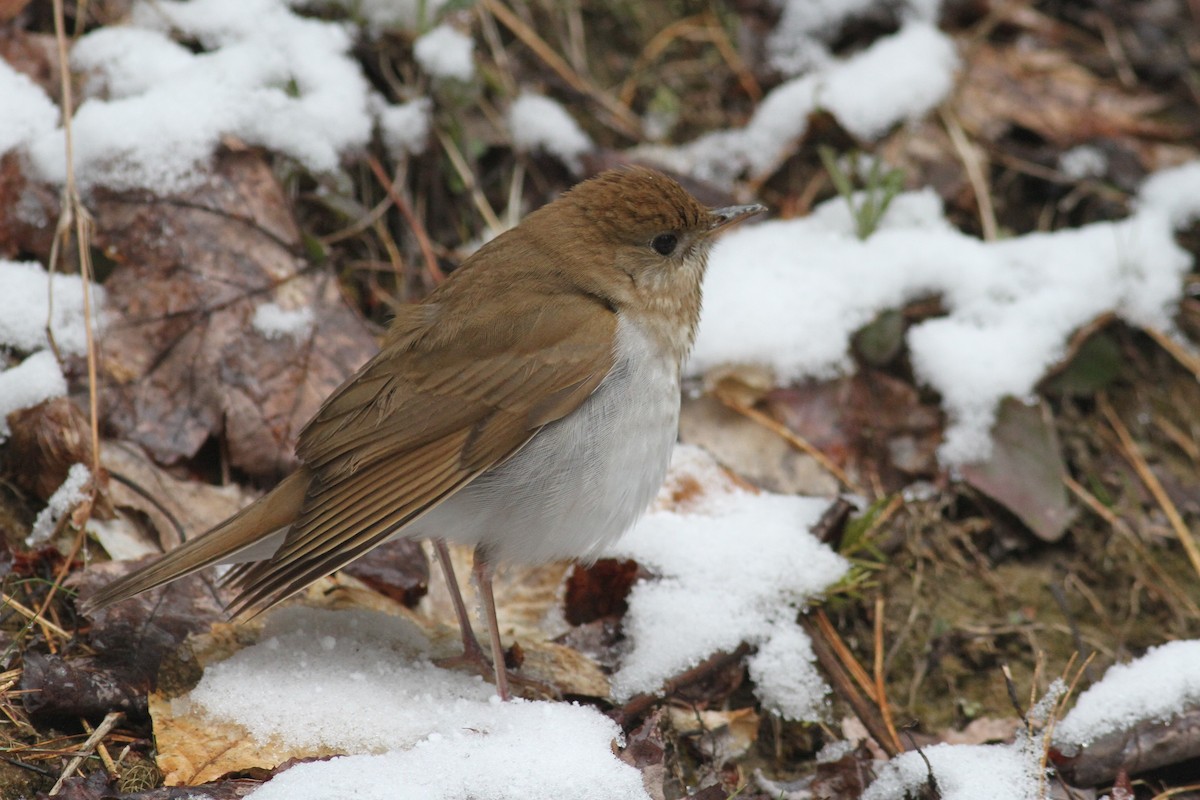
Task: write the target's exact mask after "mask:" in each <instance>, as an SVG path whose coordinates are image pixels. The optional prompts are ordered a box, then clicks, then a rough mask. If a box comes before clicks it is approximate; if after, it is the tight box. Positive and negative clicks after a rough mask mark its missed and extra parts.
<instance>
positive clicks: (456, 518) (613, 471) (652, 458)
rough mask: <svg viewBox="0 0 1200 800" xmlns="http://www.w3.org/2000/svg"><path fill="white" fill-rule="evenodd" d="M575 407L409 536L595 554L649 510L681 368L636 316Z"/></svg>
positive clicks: (528, 551) (557, 554)
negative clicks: (608, 366) (608, 368)
mask: <svg viewBox="0 0 1200 800" xmlns="http://www.w3.org/2000/svg"><path fill="white" fill-rule="evenodd" d="M616 349H617V353H616V356H617V357H616V363H615V365H614V367H613V370H612V372H610V373H609V374H608V376H607V377H606V378H605V379H604V381H603V382H602V383H601V384H600V386H599V388H597V389H596V391H595V392H594V393H593V394H592V396H591V397H589V398H588V399H587V400H586V401H584V403H583V405H581V406H580V407H579V408H578V409H577V410H576V411H575V412H573V413H572V414H570V415H568V416H567V417H565V418H563V419H561V420H558V421H556V422H553V423H551V424H549V425H547V426H546V427H545V428H543V429H542V430H541V431H540V432H539V433H538V434H537V435H536V436H535V437H534V438H533V439H532V440H530V442H529V443H528V444H527V445H526V446H525V447H524V448H523V449H522V450H521V451H520V452H518V453H517V454H516V455H514V456H513V457H512V458H511V459H509V460H508V461H507V462H505V463H504V464H502V465H501V466H499V467H497V468H496V469H494V470H492V471H490V472H488V473H486V474H484V475H481V476H480V477H479V478H477V479H476V480H475V481H474V482H473V483H471V484H470V485H469V486H467V487H466V488H465V489H463V490H462V491H461V492H459V493H458V494H456V495H455V496H453V497H452V498H450V499H449V500H448V501H446V502H445V503H443V504H442V505H441V506H439V507H438V508H436V509H434V510H433V511H431V512H430V513H429V514H428V515H426V516H425V517H424V518H423V519H422V520H421V521H420V522H418V523H417V524H416V525H414V526H413V528H412V529H410V530H406V531H405V534H407V535H417V536H424V537H428V536H440V537H442V538H444V539H447V540H449V541H452V542H459V543H462V544H479V543H484V544H485V545H486V548H487V550H488V554H489V557H490V558H492V559H496V560H499V561H507V562H516V563H539V562H543V561H552V560H555V559H560V558H583V559H585V560H586V559H588V558H590V557H594V556H595V555H596V554H597V553H598V552H599V551H600V550H601V549H603V548H604V547H606V546H607V545H609V544H611V543H612V542H613V541H615V540H616V539H617V538H618V537H619V536H620V535H621V534H622V533H624V532H625V531H626V530H627V529H628V528H629V527H630V526H631V525H632V524H633V523H634V521H635V520H636V519H637V518H638V516H639V515H640V514H641V513H642V512H643V511H645V509H646V507H647V506H648V505H649V504H650V501H651V500H653V499H654V495H655V493H656V492H657V491H658V488H659V487H660V486H661V485H662V482H663V478H664V477H665V476H666V471H667V464H668V462H669V461H670V457H671V450H672V448H673V447H674V445H675V439H676V436H677V433H678V428H679V366H678V364H677V363H675V362H674V361H673V359H671V358H670V356H667V355H665V354H663V353H662V352H661V350H660V349H659V348H657V347H656V346H655V344H654V343H653V342H652V340H651V339H650V338H649V337H648V336H647V335H646V334H645V332H643V331H642V330H641V329H639V328H638V327H637V325H636V324H634V323H629V322H626V321H625V319H624V318H622V320H621V321H620V322H619V323H618V326H617V344H616Z"/></svg>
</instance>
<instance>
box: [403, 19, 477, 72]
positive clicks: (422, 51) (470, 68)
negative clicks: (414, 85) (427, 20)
mask: <svg viewBox="0 0 1200 800" xmlns="http://www.w3.org/2000/svg"><path fill="white" fill-rule="evenodd" d="M413 57H414V58H416V60H417V63H418V64H420V65H421V69H423V70H425V72H427V73H428V74H430V75H432V76H433V77H435V78H446V79H451V80H457V81H462V82H464V83H466V82H467V81H469V80H471V78H473V77H475V42H474V41H473V40H472V39H471V37H470V36H467V35H466V34H465V33H462V32H460V31H457V30H455V29H454V28H452V27H450V26H449V25H439V26H437V27H436V28H434V29H433V30H431V31H430V32H429V33H427V34H425V35H424V36H422V37H421V38H419V39H417V41H416V43H414V44H413Z"/></svg>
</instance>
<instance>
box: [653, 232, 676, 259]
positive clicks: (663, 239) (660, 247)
mask: <svg viewBox="0 0 1200 800" xmlns="http://www.w3.org/2000/svg"><path fill="white" fill-rule="evenodd" d="M677 244H679V237H678V236H676V235H675V234H673V233H660V234H659V235H658V236H655V237H654V241H652V242H650V246H651V247H653V248H654V252H656V253H658V254H659V255H660V256H669V255H671V253H674V252H675V245H677Z"/></svg>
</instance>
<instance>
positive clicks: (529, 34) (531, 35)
mask: <svg viewBox="0 0 1200 800" xmlns="http://www.w3.org/2000/svg"><path fill="white" fill-rule="evenodd" d="M479 5H480V6H482V7H483V8H485V9H487V11H488V12H490V13H491V14H492V15H493V16H494V17H495V18H496V19H498V20H499V21H500V24H502V25H503V26H504V27H506V28H508V29H509V30H510V31H512V34H513V35H514V36H516V37H517V38H518V39H520V40H521V41H522V42H523V43H524V44H525V46H526V47H528V48H529V49H530V50H532V51H533V52H534V54H535V55H536V56H537V57H538V58H540V59H541V60H542V61H543V62H544V63H545V64H546V66H548V67H549V68H550V69H552V70H553V71H554V72H555V73H557V74H558V76H559V77H560V78H562V79H563V80H564V81H566V82H567V84H568V85H569V86H570V87H571V88H572V89H574V90H575V91H577V92H579V93H580V94H585V95H587V96H588V97H591V98H592V99H593V100H595V101H596V102H597V103H599V104H600V105H601V106H602V107H603V108H604V110H605V111H607V112H608V113H609V114H610V115H611V119H610V120H609V123H610V124H611V126H612V127H613V128H615V129H616V130H617V131H618V132H620V133H622V134H624V135H625V136H628V137H629V138H631V139H635V140H640V139H641V138H642V131H641V125H640V124H639V122H638V120H637V117H635V116H634V115H633V113H632V112H631V111H630V110H629V109H628V108H626V107H624V106H622V105H621V104H620V103H618V102H617V101H615V100H613V99H612V98H611V97H609V96H608V95H607V94H606V93H605V92H603V91H601V90H600V89H599V88H597V87H596V86H594V85H593V84H592V83H591V82H590V81H588V80H587V79H585V78H584V77H582V76H581V75H580V74H579V73H578V72H576V71H575V70H573V69H571V65H570V64H568V63H567V62H566V60H565V59H563V57H562V56H560V55H559V54H558V53H556V52H554V49H553V48H552V47H550V45H548V44H546V42H545V41H544V40H543V39H542V38H541V37H540V36H538V35H537V33H536V32H535V31H534V30H533V29H532V28H530V27H529V26H528V25H526V24H525V23H524V22H523V21H522V20H521V18H520V17H518V16H517V15H516V14H514V13H513V12H512V10H511V9H509V8H508V6H506V5H504V4H503V3H501V2H500V0H482V2H481V3H480V4H479Z"/></svg>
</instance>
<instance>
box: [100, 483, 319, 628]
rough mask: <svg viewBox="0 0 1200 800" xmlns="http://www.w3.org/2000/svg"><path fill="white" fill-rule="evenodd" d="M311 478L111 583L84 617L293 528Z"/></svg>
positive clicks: (272, 493)
mask: <svg viewBox="0 0 1200 800" xmlns="http://www.w3.org/2000/svg"><path fill="white" fill-rule="evenodd" d="M310 477H311V476H310V475H309V473H308V470H306V469H304V468H301V469H299V470H297V471H296V472H294V473H292V474H291V475H289V476H288V477H287V478H285V479H284V480H283V482H281V483H280V484H279V485H278V486H276V487H275V488H274V489H272V490H271V491H270V492H269V493H268V494H266V495H264V496H263V497H260V498H259V499H258V500H256V501H254V502H253V503H251V504H250V505H248V506H246V507H245V508H243V509H242V510H241V511H239V512H238V513H237V514H234V515H233V516H232V517H230V518H229V519H227V520H225V521H224V522H222V523H221V524H220V525H217V526H216V527H215V528H212V529H211V530H209V531H207V532H205V533H204V534H202V535H200V536H197V537H196V538H195V539H190V540H188V541H187V542H184V543H183V544H182V545H180V546H179V547H177V548H175V549H174V550H172V551H171V552H169V553H167V554H166V555H164V556H163V557H162V558H160V559H159V560H158V561H155V562H154V563H153V564H147V565H146V566H144V567H142V568H141V569H139V570H135V571H134V572H131V573H129V574H128V575H126V576H125V577H123V578H120V579H118V580H115V581H113V582H112V583H110V584H108V585H107V586H105V587H104V588H103V589H101V590H100V591H99V592H96V594H94V595H92V596H91V597H89V598H88V599H87V600H85V601H84V602H83V603H80V611H82V612H83V613H85V614H87V613H90V612H92V611H96V610H98V609H101V608H104V607H105V606H108V605H111V604H113V603H116V602H117V601H119V600H124V599H125V598H127V597H133V596H134V595H135V594H138V593H140V592H144V591H146V590H147V589H153V588H154V587H155V586H161V585H162V584H164V583H169V582H170V581H173V580H175V579H176V578H182V577H183V576H184V575H190V574H192V573H193V572H196V571H198V570H201V569H204V568H205V567H211V566H212V565H213V564H219V563H221V562H223V561H229V560H230V557H231V556H233V555H235V554H236V553H239V552H241V551H243V550H245V549H247V548H249V547H252V546H254V545H255V544H258V543H259V542H262V541H263V540H265V539H267V538H268V537H270V536H271V534H273V533H275V532H276V531H278V530H279V529H281V528H285V527H287V526H288V525H290V524H292V522H294V521H295V519H296V518H297V517H298V516H299V515H300V509H301V507H302V506H303V505H304V495H305V492H306V491H307V489H308V483H309V479H310Z"/></svg>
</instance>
